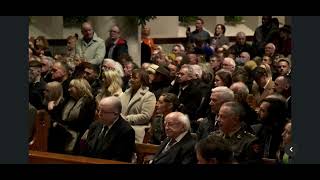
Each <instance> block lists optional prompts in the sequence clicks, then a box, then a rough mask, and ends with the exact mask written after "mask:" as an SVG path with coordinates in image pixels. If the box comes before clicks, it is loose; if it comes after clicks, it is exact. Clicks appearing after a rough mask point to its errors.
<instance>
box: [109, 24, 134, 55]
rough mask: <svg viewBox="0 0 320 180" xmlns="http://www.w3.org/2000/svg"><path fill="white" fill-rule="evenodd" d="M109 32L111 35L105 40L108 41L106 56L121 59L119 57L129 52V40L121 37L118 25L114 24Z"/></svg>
mask: <svg viewBox="0 0 320 180" xmlns="http://www.w3.org/2000/svg"><path fill="white" fill-rule="evenodd" d="M109 33H110V36H109V38H108V39H107V40H106V42H105V43H106V55H105V58H109V59H113V60H115V61H119V57H120V56H121V55H122V54H129V53H128V45H127V41H126V40H124V39H122V38H120V28H119V27H118V26H113V27H112V28H111V29H110V31H109Z"/></svg>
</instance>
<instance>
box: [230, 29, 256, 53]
mask: <svg viewBox="0 0 320 180" xmlns="http://www.w3.org/2000/svg"><path fill="white" fill-rule="evenodd" d="M229 51H230V52H231V53H232V54H234V55H235V56H236V57H239V56H240V53H241V52H244V51H245V52H248V53H249V54H250V55H251V56H253V54H252V52H253V50H252V46H251V45H250V44H248V43H247V42H246V34H245V33H244V32H238V33H237V34H236V43H235V44H234V45H232V46H231V47H230V48H229Z"/></svg>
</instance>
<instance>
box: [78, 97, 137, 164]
mask: <svg viewBox="0 0 320 180" xmlns="http://www.w3.org/2000/svg"><path fill="white" fill-rule="evenodd" d="M121 109H122V105H121V102H120V100H119V98H117V97H114V96H110V97H106V98H103V99H102V100H101V101H100V103H99V106H98V117H99V118H98V120H97V121H95V122H93V123H92V124H91V125H90V128H89V131H88V136H87V139H86V141H85V146H84V147H83V149H82V154H83V155H86V156H91V157H95V158H102V159H109V160H117V161H126V162H131V158H132V155H133V151H134V148H135V132H134V130H133V129H132V127H131V125H130V124H129V123H128V122H127V121H126V120H124V119H123V118H122V117H121V115H120V113H121Z"/></svg>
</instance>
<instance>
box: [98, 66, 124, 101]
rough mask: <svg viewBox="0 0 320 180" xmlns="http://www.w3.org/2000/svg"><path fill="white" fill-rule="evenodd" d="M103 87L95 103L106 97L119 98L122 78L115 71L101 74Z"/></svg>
mask: <svg viewBox="0 0 320 180" xmlns="http://www.w3.org/2000/svg"><path fill="white" fill-rule="evenodd" d="M102 81H103V86H102V89H101V92H100V93H98V95H97V96H96V103H97V104H99V102H100V100H101V99H102V98H104V97H108V96H117V97H119V96H120V95H121V94H122V84H123V83H122V78H121V76H120V75H119V73H118V72H117V71H116V70H108V71H104V72H102Z"/></svg>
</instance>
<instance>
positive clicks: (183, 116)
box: [166, 112, 191, 131]
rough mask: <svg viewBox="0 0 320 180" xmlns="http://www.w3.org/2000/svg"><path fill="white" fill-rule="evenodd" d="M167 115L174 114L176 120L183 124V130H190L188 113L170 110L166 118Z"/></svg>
mask: <svg viewBox="0 0 320 180" xmlns="http://www.w3.org/2000/svg"><path fill="white" fill-rule="evenodd" d="M168 116H174V117H175V119H176V120H177V121H179V122H181V123H182V124H183V126H184V128H185V129H184V130H185V131H190V130H191V126H190V120H189V117H188V115H186V114H183V113H181V112H171V113H169V114H168V115H167V116H166V118H167V117H168Z"/></svg>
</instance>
